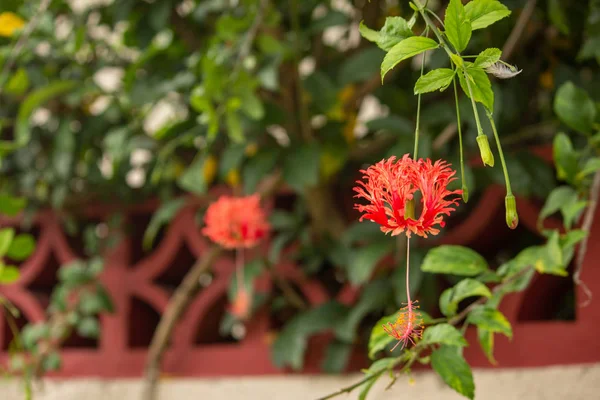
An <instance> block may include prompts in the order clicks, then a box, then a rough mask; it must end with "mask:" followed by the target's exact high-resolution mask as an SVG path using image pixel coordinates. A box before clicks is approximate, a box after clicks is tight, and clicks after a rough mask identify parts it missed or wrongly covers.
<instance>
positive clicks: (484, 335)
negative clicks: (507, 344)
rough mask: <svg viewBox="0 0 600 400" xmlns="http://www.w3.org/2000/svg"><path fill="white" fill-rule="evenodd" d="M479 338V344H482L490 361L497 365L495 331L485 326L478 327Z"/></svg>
mask: <svg viewBox="0 0 600 400" xmlns="http://www.w3.org/2000/svg"><path fill="white" fill-rule="evenodd" d="M477 339H478V340H479V345H480V346H481V350H483V353H484V354H485V356H486V357H487V359H488V361H489V362H490V363H491V364H493V365H496V364H497V361H496V359H495V358H494V333H493V332H492V331H490V330H489V329H485V328H479V327H478V328H477Z"/></svg>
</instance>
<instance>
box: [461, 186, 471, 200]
mask: <svg viewBox="0 0 600 400" xmlns="http://www.w3.org/2000/svg"><path fill="white" fill-rule="evenodd" d="M461 190H462V199H463V201H464V202H465V203H468V202H469V188H468V187H467V184H466V183H464V182H463V184H462V189H461Z"/></svg>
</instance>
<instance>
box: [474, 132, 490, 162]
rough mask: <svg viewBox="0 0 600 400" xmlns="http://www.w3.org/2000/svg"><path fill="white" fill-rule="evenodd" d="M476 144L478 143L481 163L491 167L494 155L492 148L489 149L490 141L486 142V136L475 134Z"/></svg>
mask: <svg viewBox="0 0 600 400" xmlns="http://www.w3.org/2000/svg"><path fill="white" fill-rule="evenodd" d="M477 145H479V153H480V154H481V160H482V161H483V165H489V166H490V167H493V166H494V155H493V154H492V149H490V142H488V138H487V136H485V135H479V136H477Z"/></svg>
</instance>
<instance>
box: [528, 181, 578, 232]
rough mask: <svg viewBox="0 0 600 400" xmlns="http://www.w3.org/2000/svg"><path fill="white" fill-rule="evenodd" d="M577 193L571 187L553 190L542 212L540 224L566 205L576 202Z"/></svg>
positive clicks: (539, 219)
mask: <svg viewBox="0 0 600 400" xmlns="http://www.w3.org/2000/svg"><path fill="white" fill-rule="evenodd" d="M577 199H578V196H577V192H576V191H575V189H573V188H572V187H571V186H559V187H557V188H555V189H554V190H552V192H550V194H549V195H548V198H547V199H546V202H545V203H544V207H542V210H541V211H540V215H539V217H538V223H540V222H541V221H543V220H544V219H546V218H548V217H549V216H550V215H552V214H554V213H555V212H557V211H559V210H560V209H561V208H562V207H563V206H564V205H565V204H570V203H573V202H576V201H577Z"/></svg>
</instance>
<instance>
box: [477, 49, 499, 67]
mask: <svg viewBox="0 0 600 400" xmlns="http://www.w3.org/2000/svg"><path fill="white" fill-rule="evenodd" d="M501 56H502V50H500V49H497V48H494V47H492V48H489V49H485V50H484V51H482V52H481V53H479V55H478V56H477V58H476V59H475V62H474V63H473V66H474V67H478V68H487V67H489V66H490V65H493V64H495V63H497V62H498V60H500V57H501Z"/></svg>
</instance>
